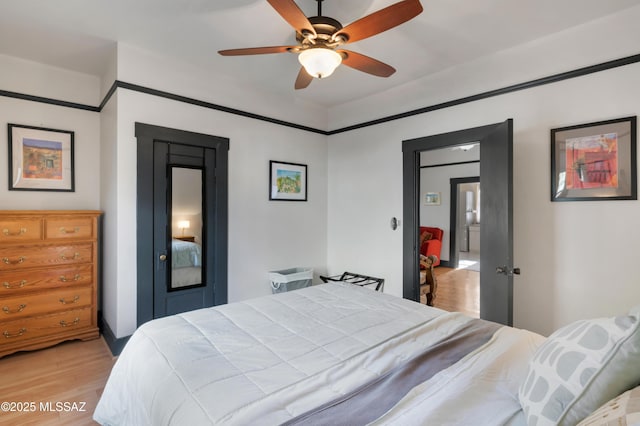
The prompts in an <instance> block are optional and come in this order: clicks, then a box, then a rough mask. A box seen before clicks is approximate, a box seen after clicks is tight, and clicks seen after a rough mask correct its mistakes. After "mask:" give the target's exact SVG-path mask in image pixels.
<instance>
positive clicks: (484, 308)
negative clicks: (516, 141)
mask: <svg viewBox="0 0 640 426" xmlns="http://www.w3.org/2000/svg"><path fill="white" fill-rule="evenodd" d="M480 176H481V179H482V197H481V198H480V209H481V211H482V212H483V215H482V226H481V227H480V252H481V253H482V256H481V257H480V271H481V273H480V318H483V319H487V320H490V321H495V322H499V323H501V324H506V325H513V270H514V268H513V182H512V181H513V121H512V120H507V121H505V122H504V123H501V124H498V125H496V126H495V128H494V129H492V131H491V132H489V134H487V136H486V137H485V138H484V139H483V140H482V141H481V143H480Z"/></svg>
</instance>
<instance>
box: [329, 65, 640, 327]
mask: <svg viewBox="0 0 640 426" xmlns="http://www.w3.org/2000/svg"><path fill="white" fill-rule="evenodd" d="M638 87H640V64H634V65H629V66H625V67H621V68H616V69H613V70H609V71H606V72H601V73H597V74H591V75H589V76H585V77H580V78H576V79H572V80H567V81H563V82H560V83H554V84H550V85H546V86H541V87H538V88H535V89H529V90H525V91H520V92H516V93H512V94H508V95H503V96H499V97H494V98H490V99H485V100H482V101H477V102H473V103H468V104H464V105H460V106H456V107H452V108H447V109H444V110H438V111H435V112H432V113H428V114H423V115H419V116H414V117H411V118H406V119H403V120H401V121H395V122H390V123H387V124H383V125H376V126H373V127H368V128H364V129H360V130H356V131H350V132H345V133H340V134H337V135H334V136H331V137H330V140H329V216H328V218H329V228H328V229H329V236H328V244H329V247H328V249H329V257H328V260H329V263H328V264H329V269H330V270H331V271H332V272H335V271H338V270H341V269H343V268H346V267H348V268H349V269H356V268H358V269H360V268H362V269H361V270H362V271H368V272H370V273H371V274H374V275H375V274H378V275H380V276H383V277H385V278H386V279H387V284H385V291H386V292H389V293H392V294H395V295H398V296H400V295H402V233H401V231H400V230H399V231H396V232H393V231H391V230H390V229H389V227H388V226H387V223H388V219H389V217H391V216H397V217H401V216H402V195H401V194H402V150H401V149H402V148H401V141H402V140H406V139H412V138H416V137H420V136H427V135H432V134H439V133H443V132H447V131H454V130H459V129H464V128H471V127H475V126H479V125H484V124H490V123H496V122H500V121H503V120H505V119H507V118H513V119H514V245H515V246H514V258H515V266H519V267H520V268H521V270H522V275H520V276H518V277H516V278H515V280H514V281H515V284H514V322H515V325H516V326H518V327H524V328H528V329H531V330H534V331H538V332H541V333H549V332H551V331H553V330H554V329H556V328H557V327H559V326H561V325H563V324H566V323H567V322H570V321H573V320H575V319H578V318H584V317H591V316H600V315H614V314H619V313H621V312H625V311H626V310H628V309H629V308H631V307H632V306H633V305H637V304H639V303H640V286H638V285H637V278H636V277H637V272H636V267H635V261H634V256H635V254H634V253H637V252H638V251H639V250H640V227H639V226H637V225H636V224H637V218H638V217H640V203H639V202H638V201H608V202H569V203H552V202H551V201H549V200H550V195H549V191H550V155H551V154H550V141H549V131H550V129H551V128H555V127H562V126H568V125H572V124H580V123H588V122H592V121H598V120H606V119H610V118H617V117H625V116H629V115H637V114H639V113H640V103H639V102H638V97H639V95H640V92H639V91H638ZM482 161H485V159H483V160H482ZM486 161H490V159H486ZM345 183H347V185H345Z"/></svg>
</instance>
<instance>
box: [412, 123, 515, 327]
mask: <svg viewBox="0 0 640 426" xmlns="http://www.w3.org/2000/svg"><path fill="white" fill-rule="evenodd" d="M476 143H477V144H479V147H480V159H481V161H480V173H479V175H480V176H482V185H483V186H482V197H481V198H480V205H481V210H482V217H483V220H482V221H481V226H480V247H481V250H480V251H481V252H482V254H483V255H482V257H481V258H480V269H481V271H482V272H481V273H480V289H479V292H480V317H481V318H483V319H487V320H491V321H495V322H498V323H502V324H505V325H512V324H513V273H510V271H514V270H515V269H514V268H513V184H512V180H513V120H511V119H509V120H506V121H504V122H502V123H496V124H490V125H487V126H481V127H475V128H471V129H465V130H459V131H455V132H450V133H443V134H439V135H433V136H426V137H422V138H417V139H412V140H406V141H403V145H402V151H403V200H404V201H403V206H404V207H403V218H404V225H405V226H404V229H403V297H405V298H407V299H411V300H415V301H419V300H420V299H419V296H420V281H419V280H420V275H419V255H420V253H419V247H420V244H419V243H420V241H419V226H420V204H421V202H419V200H421V199H422V197H421V195H420V191H421V188H420V170H421V169H420V166H421V163H420V160H421V154H422V152H424V151H431V150H437V149H440V148H451V147H454V146H457V147H462V146H465V145H469V144H476ZM430 191H431V190H430ZM447 198H449V197H447ZM447 226H448V224H447ZM448 234H449V238H451V232H450V230H449V233H448ZM443 243H444V238H443ZM445 253H446V254H447V256H448V255H449V251H448V250H446V251H445ZM449 260H450V259H449ZM437 297H438V296H437V295H436V300H437Z"/></svg>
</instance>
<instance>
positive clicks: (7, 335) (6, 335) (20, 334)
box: [2, 327, 27, 339]
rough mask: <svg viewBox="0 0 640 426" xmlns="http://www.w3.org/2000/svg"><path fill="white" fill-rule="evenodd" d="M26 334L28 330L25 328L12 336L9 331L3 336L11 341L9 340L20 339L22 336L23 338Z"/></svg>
mask: <svg viewBox="0 0 640 426" xmlns="http://www.w3.org/2000/svg"><path fill="white" fill-rule="evenodd" d="M26 332H27V329H26V328H24V327H23V328H21V329H20V330H18V332H17V333H16V334H11V333H9V331H8V330H5V332H4V333H2V335H3V336H4V337H6V338H7V339H9V338H11V337H20V336H22V335H23V334H24V333H26Z"/></svg>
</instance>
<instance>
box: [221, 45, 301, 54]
mask: <svg viewBox="0 0 640 426" xmlns="http://www.w3.org/2000/svg"><path fill="white" fill-rule="evenodd" d="M296 47H297V46H267V47H249V48H246V49H228V50H219V51H218V53H219V54H221V55H222V56H239V55H264V54H267V53H286V52H288V51H289V50H290V49H294V48H296Z"/></svg>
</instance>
